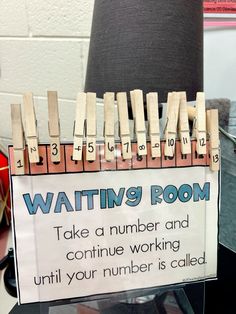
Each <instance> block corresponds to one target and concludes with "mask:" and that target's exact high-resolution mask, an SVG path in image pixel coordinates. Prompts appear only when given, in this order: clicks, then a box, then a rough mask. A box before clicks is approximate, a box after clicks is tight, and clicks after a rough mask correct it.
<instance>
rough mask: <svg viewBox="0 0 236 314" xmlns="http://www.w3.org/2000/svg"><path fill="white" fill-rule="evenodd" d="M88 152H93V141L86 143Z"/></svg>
mask: <svg viewBox="0 0 236 314" xmlns="http://www.w3.org/2000/svg"><path fill="white" fill-rule="evenodd" d="M88 152H89V153H93V152H94V146H93V142H90V143H88Z"/></svg>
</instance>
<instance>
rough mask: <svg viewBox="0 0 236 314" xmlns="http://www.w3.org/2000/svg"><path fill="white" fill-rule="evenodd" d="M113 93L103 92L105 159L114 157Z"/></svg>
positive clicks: (109, 159) (108, 159)
mask: <svg viewBox="0 0 236 314" xmlns="http://www.w3.org/2000/svg"><path fill="white" fill-rule="evenodd" d="M114 109H115V94H114V93H105V94H104V130H105V158H106V160H107V161H111V160H114V158H115V113H114Z"/></svg>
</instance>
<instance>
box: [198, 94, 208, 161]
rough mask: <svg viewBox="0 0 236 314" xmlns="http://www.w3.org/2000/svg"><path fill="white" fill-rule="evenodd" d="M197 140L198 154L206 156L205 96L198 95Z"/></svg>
mask: <svg viewBox="0 0 236 314" xmlns="http://www.w3.org/2000/svg"><path fill="white" fill-rule="evenodd" d="M196 138H197V148H196V150H197V153H198V154H199V155H206V106H205V94H204V93H201V92H199V93H197V99H196Z"/></svg>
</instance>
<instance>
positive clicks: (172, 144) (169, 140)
mask: <svg viewBox="0 0 236 314" xmlns="http://www.w3.org/2000/svg"><path fill="white" fill-rule="evenodd" d="M174 144H175V141H174V139H173V138H171V139H168V146H169V147H172V146H174Z"/></svg>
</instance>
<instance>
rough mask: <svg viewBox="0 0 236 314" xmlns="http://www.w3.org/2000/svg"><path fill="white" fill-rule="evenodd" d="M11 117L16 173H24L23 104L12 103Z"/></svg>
mask: <svg viewBox="0 0 236 314" xmlns="http://www.w3.org/2000/svg"><path fill="white" fill-rule="evenodd" d="M11 119H12V141H13V151H14V164H15V174H16V175H23V174H24V173H25V160H24V150H25V143H24V133H23V124H22V116H21V105H17V104H14V105H11Z"/></svg>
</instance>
